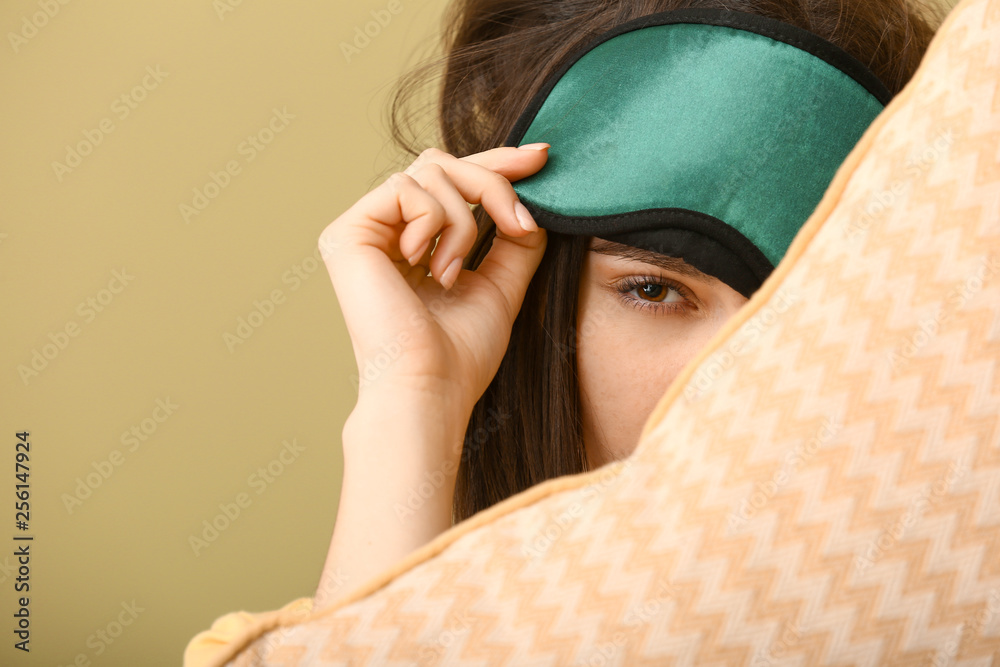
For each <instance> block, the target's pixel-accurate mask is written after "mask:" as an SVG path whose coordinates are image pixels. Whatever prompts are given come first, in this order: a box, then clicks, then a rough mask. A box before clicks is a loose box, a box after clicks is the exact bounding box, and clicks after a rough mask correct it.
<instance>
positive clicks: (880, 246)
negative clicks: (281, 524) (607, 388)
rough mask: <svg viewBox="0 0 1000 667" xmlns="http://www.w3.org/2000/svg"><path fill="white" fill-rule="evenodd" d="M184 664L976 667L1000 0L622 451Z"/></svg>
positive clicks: (989, 457)
mask: <svg viewBox="0 0 1000 667" xmlns="http://www.w3.org/2000/svg"><path fill="white" fill-rule="evenodd" d="M310 609H311V607H310V600H309V599H307V598H306V599H302V600H298V601H295V602H293V603H291V604H289V605H288V606H287V607H285V608H284V609H281V610H278V611H274V612H267V613H264V614H257V615H245V616H240V615H228V616H226V617H223V618H221V619H219V621H217V623H216V626H214V627H213V630H210V631H208V632H206V633H202V634H201V635H199V636H198V637H196V638H195V639H194V640H192V642H191V644H190V645H189V647H188V650H187V652H186V654H185V658H186V663H185V664H187V665H189V666H193V665H231V666H234V667H249V666H251V665H269V666H277V665H283V666H285V667H289V666H298V665H334V664H338V665H339V664H347V663H349V664H380V665H381V664H400V665H403V664H413V663H415V662H420V663H421V664H477V665H485V664H490V665H492V664H517V665H522V664H546V665H552V664H578V665H606V664H616V665H620V664H639V663H644V664H646V663H648V664H658V665H659V664H678V665H681V664H682V665H693V664H698V665H706V664H714V665H725V664H748V663H749V664H761V665H763V664H768V665H770V664H777V663H781V664H796V665H803V664H809V665H814V664H816V665H819V664H823V665H826V664H830V665H833V664H838V665H842V664H864V665H881V664H887V663H906V664H917V663H920V664H951V662H952V661H955V662H956V663H961V664H968V665H972V664H988V662H989V659H990V657H991V656H997V655H998V647H1000V0H962V1H961V2H960V3H959V4H958V6H957V7H956V8H955V9H953V10H952V12H951V13H950V14H949V15H948V17H947V19H946V20H945V23H944V25H943V26H942V27H941V29H940V30H939V31H938V33H937V35H936V36H935V38H934V41H933V42H932V44H931V46H930V50H929V51H928V53H927V54H926V56H925V57H924V60H923V61H922V63H921V65H920V68H919V70H918V71H917V73H916V75H915V77H914V78H913V80H912V81H911V82H910V83H909V84H908V85H907V87H906V88H905V89H904V90H903V91H902V92H901V93H900V94H899V95H898V96H897V97H896V98H895V99H894V100H893V101H892V102H891V103H890V105H889V106H888V107H887V108H886V109H885V111H884V112H883V113H882V114H880V115H879V117H878V118H877V119H876V120H875V122H874V123H873V124H872V125H871V127H870V128H869V129H868V131H867V132H866V133H865V135H864V136H863V137H862V139H861V140H860V142H859V143H858V144H857V146H856V147H855V148H854V150H853V151H852V152H851V154H850V155H849V156H848V158H847V160H846V161H845V162H844V164H843V165H842V166H841V167H840V169H839V170H838V172H837V174H836V176H835V177H834V179H833V182H832V183H831V185H830V187H829V188H828V190H827V192H826V194H825V195H824V197H823V199H822V201H821V202H820V204H819V206H818V208H817V209H816V211H815V212H814V213H813V215H812V216H811V217H810V219H809V221H808V222H807V224H806V225H805V227H804V228H803V229H802V231H801V232H800V233H799V235H798V236H797V237H796V238H795V240H794V242H793V244H792V246H791V248H790V249H789V251H788V254H787V255H786V257H785V259H784V261H782V262H781V264H780V265H779V266H778V267H777V269H776V270H775V272H774V273H773V274H772V276H771V277H770V278H769V279H768V280H767V281H766V282H765V284H764V285H763V287H762V288H761V289H760V290H759V291H758V292H757V293H756V294H755V295H754V296H753V298H752V299H751V300H750V302H749V303H748V304H747V305H746V306H745V308H744V309H742V310H741V311H740V313H739V314H738V315H737V316H736V317H735V318H734V319H733V320H731V321H730V322H728V323H727V324H726V325H725V327H724V328H723V329H722V330H721V331H720V332H719V334H718V335H717V336H716V337H715V338H713V340H712V342H711V343H710V344H709V345H708V347H707V348H706V349H705V350H703V351H702V353H701V354H700V355H699V356H698V357H697V358H696V359H694V360H693V361H692V362H691V363H690V364H688V366H686V367H685V370H684V371H683V372H682V373H681V375H680V376H679V377H678V378H677V379H676V380H675V381H674V383H673V384H672V385H671V386H670V388H669V389H668V390H667V392H666V393H665V394H664V396H663V397H662V398H661V400H660V402H659V403H658V405H657V406H656V409H655V410H654V411H653V413H652V414H651V415H650V417H649V419H648V421H647V422H646V425H645V427H644V430H643V433H642V435H641V437H640V440H639V444H638V447H637V449H636V450H635V451H634V452H633V454H632V455H631V456H630V457H629V458H627V459H625V460H622V461H617V462H614V463H612V464H609V465H608V466H605V467H603V468H601V469H599V470H595V471H592V472H589V473H585V474H581V475H574V476H568V477H562V478H558V479H554V480H549V481H548V482H545V483H543V484H540V485H538V486H536V487H533V488H531V489H529V490H527V491H525V492H523V493H521V494H518V495H517V496H514V497H512V498H509V499H507V500H505V501H504V502H502V503H500V504H498V505H495V506H493V507H491V508H489V509H488V510H486V511H484V512H481V513H479V514H477V515H475V516H474V517H472V518H471V519H469V520H468V521H465V522H463V523H461V524H459V525H457V526H455V527H453V528H452V529H451V530H449V531H447V532H445V533H443V534H442V535H440V536H438V537H437V538H436V539H435V540H433V541H432V542H430V543H429V544H427V545H425V546H424V547H422V548H421V549H419V550H417V551H415V552H413V553H412V554H410V555H409V556H408V557H407V558H405V559H404V560H403V561H401V562H399V563H398V564H397V565H396V566H395V567H394V568H392V569H391V570H390V571H387V572H385V573H383V574H382V575H381V576H379V577H376V578H375V579H373V580H371V581H369V582H368V583H367V585H365V586H364V587H362V588H361V589H359V590H357V591H356V592H355V593H353V594H351V595H350V596H348V597H347V598H345V599H342V600H341V601H340V602H339V603H337V604H336V605H334V606H332V607H329V608H327V609H323V610H320V611H318V612H316V613H313V612H311V610H310Z"/></svg>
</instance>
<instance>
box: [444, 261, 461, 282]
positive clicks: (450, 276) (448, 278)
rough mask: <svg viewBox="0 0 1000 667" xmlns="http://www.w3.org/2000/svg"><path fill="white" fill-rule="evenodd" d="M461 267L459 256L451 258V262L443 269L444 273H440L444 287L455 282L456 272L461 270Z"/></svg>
mask: <svg viewBox="0 0 1000 667" xmlns="http://www.w3.org/2000/svg"><path fill="white" fill-rule="evenodd" d="M461 268H462V258H461V257H456V258H455V259H453V260H451V264H449V265H448V268H447V269H445V270H444V273H442V274H441V284H442V285H444V288H445V289H451V288H452V286H453V285H454V284H455V280H457V279H458V272H459V271H460V270H461Z"/></svg>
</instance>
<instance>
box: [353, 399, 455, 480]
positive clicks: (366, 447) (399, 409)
mask: <svg viewBox="0 0 1000 667" xmlns="http://www.w3.org/2000/svg"><path fill="white" fill-rule="evenodd" d="M471 416H472V406H471V405H468V403H467V402H466V401H465V400H463V399H461V398H459V397H458V396H456V395H455V394H454V393H446V392H429V391H423V390H413V389H402V388H399V387H380V388H378V389H377V390H369V391H366V392H365V393H363V394H359V396H358V402H357V404H356V405H355V406H354V409H353V410H352V411H351V413H350V414H349V415H348V417H347V420H346V421H345V422H344V429H343V449H344V459H345V465H346V464H347V463H348V461H349V460H351V461H354V460H357V459H359V458H362V457H364V458H365V459H367V458H370V457H376V458H381V457H383V456H392V457H393V460H395V461H398V462H399V463H401V464H408V465H414V466H419V467H422V468H425V469H426V468H427V467H429V466H431V467H436V468H440V466H441V465H442V464H443V463H444V462H446V461H454V462H455V463H456V464H457V462H458V460H459V458H460V456H461V453H462V445H463V443H464V440H465V431H466V429H467V428H468V425H469V419H470V418H471ZM455 467H457V465H456V466H455ZM451 474H452V475H454V474H456V472H455V471H452V472H451Z"/></svg>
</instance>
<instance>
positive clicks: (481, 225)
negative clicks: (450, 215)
mask: <svg viewBox="0 0 1000 667" xmlns="http://www.w3.org/2000/svg"><path fill="white" fill-rule="evenodd" d="M919 2H921V0H635V1H633V2H623V1H616V0H561V1H554V0H453V2H452V4H451V5H450V6H449V7H448V9H447V11H446V12H445V15H444V17H443V18H444V21H443V26H444V28H443V34H442V40H443V46H444V52H443V54H444V55H443V56H441V57H440V58H438V59H435V60H433V61H430V62H427V63H425V64H424V65H422V66H420V67H418V68H417V69H415V70H413V71H411V72H409V73H407V74H405V75H404V76H403V77H401V79H399V81H397V83H396V87H395V93H394V95H393V97H392V103H391V106H390V129H391V133H392V139H393V140H394V141H395V142H396V143H397V144H398V145H399V146H401V147H402V148H403V150H404V151H405V152H406V153H407V154H409V155H411V156H413V157H416V156H417V155H419V153H420V151H421V149H420V148H417V147H416V145H415V144H416V143H417V142H416V141H411V140H408V139H407V138H406V136H405V131H406V130H407V129H408V128H409V125H408V122H409V120H410V118H409V117H407V116H406V115H405V113H404V112H405V110H406V107H407V104H408V103H409V102H410V101H411V100H412V98H413V96H414V94H415V92H416V90H417V89H418V87H419V85H420V84H421V83H422V82H424V81H425V80H427V79H428V78H429V76H430V75H431V74H433V73H434V72H435V71H436V70H438V68H439V67H442V66H443V69H444V72H443V75H442V79H443V81H442V86H441V89H440V95H439V97H438V98H437V101H436V107H435V109H434V112H435V113H434V116H435V117H436V118H437V120H438V125H439V127H438V131H439V133H440V141H439V142H438V143H437V144H436V145H438V146H440V147H442V149H443V150H445V151H447V152H448V153H451V154H452V155H455V156H457V157H462V156H465V155H470V154H472V153H479V152H482V151H484V150H488V149H491V148H495V147H497V146H501V145H503V143H504V141H505V140H506V138H507V136H508V135H509V133H510V131H511V128H512V127H513V125H514V122H515V121H516V120H517V118H518V117H519V116H520V114H521V112H522V110H523V109H524V107H525V106H526V105H527V104H528V102H529V100H530V99H531V98H532V96H533V95H534V94H535V92H536V91H537V90H538V89H539V88H540V87H541V85H542V84H543V83H544V81H545V79H546V77H547V76H548V75H549V74H550V73H552V72H553V71H554V70H556V69H558V68H559V67H560V66H561V65H562V64H563V62H564V60H565V59H566V58H567V56H569V55H570V54H572V53H573V52H574V51H576V50H577V49H578V48H579V47H580V46H582V45H583V44H585V43H586V42H588V41H589V40H591V39H592V38H593V37H594V36H596V35H597V34H599V33H602V32H605V31H606V30H609V29H610V28H612V27H614V26H616V25H619V24H621V23H624V22H626V21H629V20H632V19H635V18H638V17H640V16H644V15H646V14H652V13H654V12H660V11H666V10H671V9H681V8H685V7H715V8H722V9H730V10H735V11H742V12H748V13H752V14H757V15H761V16H766V17H770V18H773V19H777V20H780V21H784V22H786V23H790V24H792V25H795V26H798V27H800V28H803V29H805V30H809V31H810V32H813V33H815V34H817V35H819V36H820V37H823V38H824V39H826V40H827V41H830V42H832V43H834V44H836V45H837V46H839V47H841V48H842V49H844V50H845V51H847V52H848V53H850V54H851V55H853V56H854V57H855V58H857V59H858V60H860V61H861V62H862V63H864V64H866V65H867V66H868V67H869V69H871V70H872V72H874V73H875V75H876V76H878V77H879V78H880V79H881V80H882V82H883V83H884V84H885V85H886V87H887V88H888V89H889V90H890V92H892V93H893V94H896V93H898V92H899V91H900V90H901V89H902V88H903V87H904V86H905V85H906V83H907V82H908V81H909V80H910V78H911V77H912V76H913V74H914V72H915V71H916V69H917V66H918V65H919V64H920V60H921V58H922V57H923V55H924V53H925V52H926V50H927V47H928V45H929V43H930V41H931V38H932V37H933V35H934V29H935V28H934V27H932V26H937V25H939V24H940V22H941V20H942V19H943V10H942V9H941V8H940V7H939V6H938V5H933V4H917V3H919ZM474 212H475V218H476V223H477V225H478V229H479V233H478V238H477V240H476V243H475V244H474V246H473V248H472V251H471V252H470V253H469V254H468V255H467V256H466V258H465V260H464V263H463V264H464V265H463V268H465V269H470V270H474V269H475V268H476V267H477V266H479V263H480V262H481V261H482V259H483V258H484V257H485V255H486V253H487V252H488V251H489V249H490V247H491V245H492V241H493V238H494V232H495V226H494V224H493V221H492V220H490V218H489V215H488V214H486V211H485V210H484V209H483V208H482V207H481V206H477V207H476V209H475V211H474ZM547 236H548V239H547V244H546V250H545V255H544V257H543V259H542V262H541V264H540V265H539V267H538V270H537V271H536V272H535V274H534V276H533V277H532V280H531V283H530V284H529V286H528V290H527V293H526V294H525V298H524V303H523V305H522V307H521V311H520V313H519V314H518V316H517V318H516V320H515V322H514V326H513V329H512V331H511V339H510V344H509V345H508V349H507V352H506V355H505V356H504V358H503V361H502V362H501V364H500V368H499V370H498V371H497V374H496V376H495V377H494V379H493V381H492V383H491V384H490V385H489V387H488V388H487V390H486V392H485V393H484V394H483V395H482V397H480V398H479V400H478V402H477V403H476V406H475V408H474V410H473V413H472V417H471V419H470V421H469V425H468V428H467V431H466V436H465V444H464V449H463V451H462V458H461V464H460V466H459V470H458V478H457V480H456V486H455V498H454V506H453V509H454V518H455V520H456V521H462V520H464V519H466V518H468V517H470V516H471V515H473V514H475V513H476V512H478V511H480V510H483V509H486V508H487V507H490V506H491V505H493V504H495V503H497V502H499V501H501V500H503V499H505V498H507V497H509V496H512V495H514V494H516V493H518V492H520V491H523V490H524V489H527V488H528V487H530V486H533V485H535V484H538V483H539V482H542V481H544V480H546V479H550V478H552V477H557V476H560V475H567V474H573V473H579V472H584V471H586V470H587V466H588V464H587V458H586V454H585V451H584V446H583V438H582V429H581V410H580V396H579V384H578V382H577V376H576V346H577V329H576V318H577V294H578V288H579V280H580V272H581V268H582V264H583V259H584V256H585V252H586V247H587V242H588V241H589V237H586V236H567V235H562V234H557V233H554V232H547Z"/></svg>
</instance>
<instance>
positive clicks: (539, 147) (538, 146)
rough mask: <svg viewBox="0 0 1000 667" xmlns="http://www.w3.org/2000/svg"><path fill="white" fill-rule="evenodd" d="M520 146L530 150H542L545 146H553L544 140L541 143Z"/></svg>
mask: <svg viewBox="0 0 1000 667" xmlns="http://www.w3.org/2000/svg"><path fill="white" fill-rule="evenodd" d="M518 148H527V149H528V150H533V151H540V150H543V149H545V148H551V146H550V145H549V144H546V143H544V142H543V143H539V144H525V145H523V146H518Z"/></svg>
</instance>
